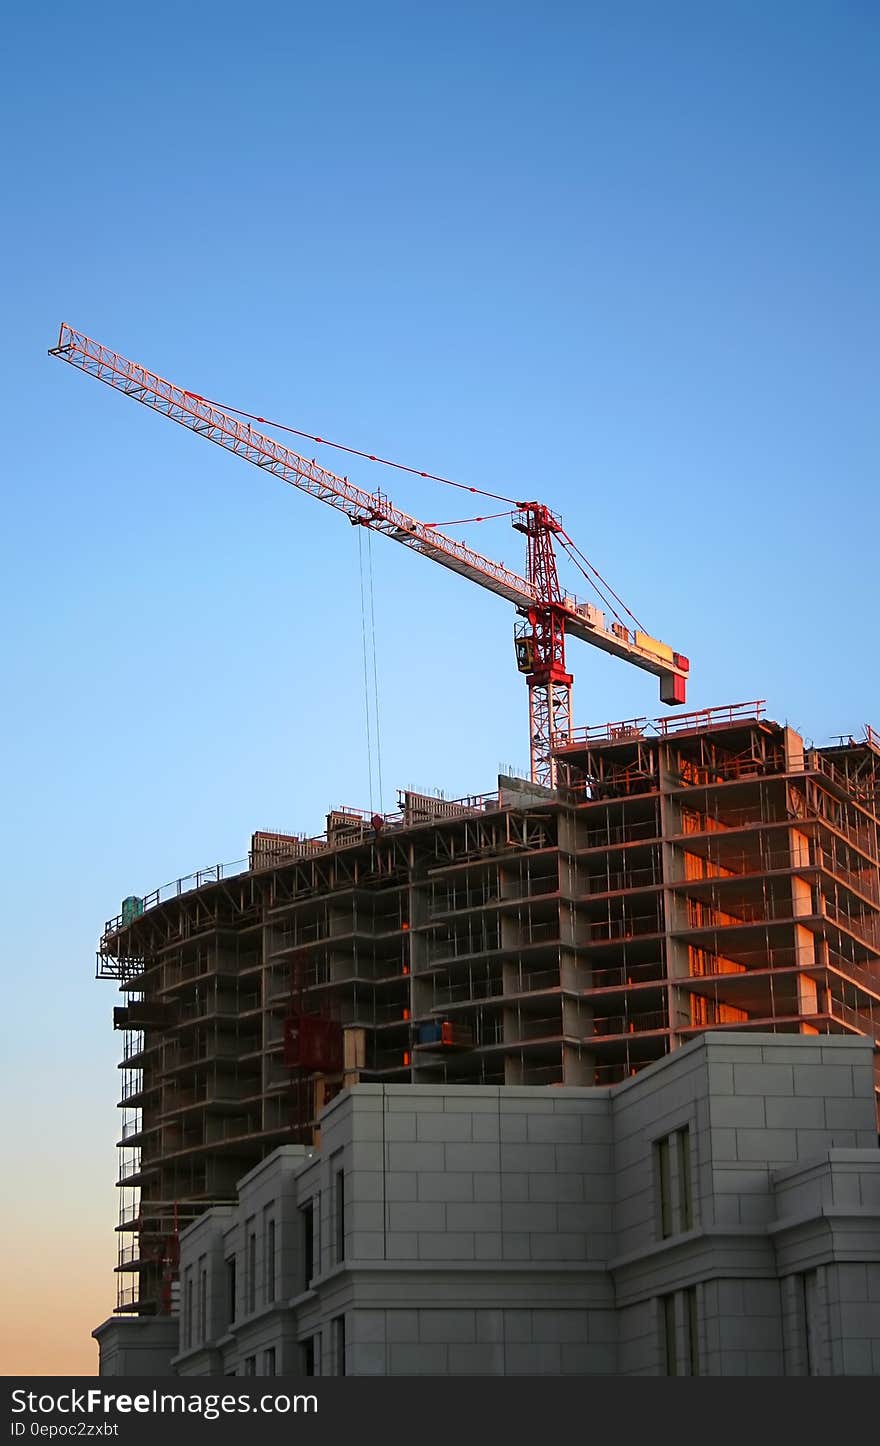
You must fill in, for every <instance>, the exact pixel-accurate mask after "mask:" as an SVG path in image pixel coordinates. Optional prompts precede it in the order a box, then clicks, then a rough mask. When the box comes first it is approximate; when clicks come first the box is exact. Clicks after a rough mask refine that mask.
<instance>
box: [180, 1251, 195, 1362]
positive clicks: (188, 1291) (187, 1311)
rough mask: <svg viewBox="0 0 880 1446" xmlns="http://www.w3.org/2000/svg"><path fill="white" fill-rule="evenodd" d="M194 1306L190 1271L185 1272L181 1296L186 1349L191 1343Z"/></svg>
mask: <svg viewBox="0 0 880 1446" xmlns="http://www.w3.org/2000/svg"><path fill="white" fill-rule="evenodd" d="M194 1305H195V1293H194V1289H193V1274H192V1271H191V1270H188V1271H187V1272H186V1284H185V1286H184V1295H183V1314H184V1318H185V1330H184V1340H185V1343H186V1347H187V1349H189V1348H190V1347H191V1346H192V1343H193V1310H194Z"/></svg>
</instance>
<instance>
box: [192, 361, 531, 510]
mask: <svg viewBox="0 0 880 1446" xmlns="http://www.w3.org/2000/svg"><path fill="white" fill-rule="evenodd" d="M182 390H183V391H184V396H187V397H194V398H195V400H196V401H197V402H204V403H205V404H206V405H207V406H209V407H217V408H218V409H219V410H220V411H221V412H234V413H235V415H236V416H237V417H246V418H247V420H248V421H249V422H260V423H262V425H263V426H264V427H275V428H276V429H277V430H278V431H279V432H290V433H291V435H292V436H294V437H304V438H305V440H306V441H307V442H317V443H318V445H319V446H321V447H334V448H335V449H336V451H337V452H347V453H348V454H349V456H351V457H363V459H364V461H366V462H379V463H381V465H382V466H383V467H394V468H395V469H396V470H397V471H398V472H409V473H410V474H411V475H412V476H413V477H424V478H425V479H426V481H428V482H442V483H443V485H444V486H445V487H458V488H459V489H460V490H461V491H462V492H473V493H474V494H475V495H476V496H478V497H491V498H493V500H494V501H495V502H509V503H510V504H511V506H512V507H516V506H518V505H519V504H518V503H517V502H516V499H515V498H513V497H504V496H502V494H501V493H500V492H486V491H484V490H483V488H482V487H470V486H469V485H468V484H467V483H466V482H453V480H452V478H451V477H440V476H438V475H437V473H436V472H422V471H420V470H419V468H418V467H407V466H406V465H405V463H403V462H392V461H391V460H390V459H389V458H388V457H376V456H374V455H373V453H372V452H361V451H359V450H358V448H357V447H346V445H345V443H344V442H331V441H330V440H329V438H327V437H315V436H313V435H312V433H311V432H301V431H300V430H299V428H298V427H288V426H286V425H285V423H284V422H273V421H272V419H271V418H270V417H258V416H257V415H256V413H255V412H245V411H244V410H243V409H242V408H241V407H230V406H229V405H228V404H227V403H226V402H215V401H213V400H212V399H211V398H210V397H203V396H201V395H200V393H199V392H190V391H186V390H185V389H182Z"/></svg>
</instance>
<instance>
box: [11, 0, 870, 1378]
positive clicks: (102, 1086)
mask: <svg viewBox="0 0 880 1446" xmlns="http://www.w3.org/2000/svg"><path fill="white" fill-rule="evenodd" d="M6 29H7V46H6V60H5V67H4V68H5V75H4V77H3V87H2V96H0V105H2V107H3V110H4V112H5V114H4V117H3V119H4V132H5V134H6V136H7V146H6V148H5V149H6V154H5V158H4V160H3V163H2V164H3V171H4V175H3V195H4V199H5V202H6V217H5V225H4V227H3V236H2V247H3V253H4V256H3V260H4V274H5V277H6V282H7V286H6V296H5V306H4V332H5V335H4V341H5V346H4V347H3V352H2V356H0V369H2V387H3V397H4V402H5V404H6V405H5V415H6V428H5V438H4V463H5V465H4V468H3V472H4V521H5V524H6V525H5V527H4V529H3V541H2V580H0V586H2V589H3V600H4V604H5V608H4V616H5V620H6V627H5V629H4V668H3V672H4V679H5V682H6V685H7V689H6V706H5V708H4V710H3V715H2V728H3V733H4V752H5V757H6V759H7V769H6V773H5V778H4V788H3V802H4V815H5V823H6V826H5V828H4V831H3V840H2V845H0V847H2V851H3V857H2V859H0V864H2V878H3V880H4V885H5V891H6V915H7V926H6V931H5V937H6V945H7V949H8V954H7V959H6V971H7V981H6V991H7V992H6V999H7V1008H6V1010H5V1011H4V1019H3V1026H2V1027H3V1032H4V1036H5V1037H4V1055H5V1058H6V1061H7V1066H8V1068H9V1069H10V1070H11V1071H12V1079H13V1084H12V1085H11V1086H7V1087H6V1089H5V1092H4V1099H6V1100H7V1102H9V1101H10V1099H12V1100H14V1101H15V1103H14V1105H13V1106H12V1107H10V1106H9V1104H8V1103H7V1107H6V1109H5V1112H4V1113H5V1119H4V1130H5V1133H6V1135H7V1136H8V1140H7V1142H6V1144H5V1148H6V1149H7V1150H13V1151H16V1152H18V1154H17V1158H21V1157H22V1156H23V1157H24V1164H23V1167H22V1168H23V1175H24V1179H25V1181H26V1182H27V1188H26V1190H25V1192H24V1195H23V1197H22V1199H21V1200H19V1201H12V1202H9V1201H7V1203H6V1209H7V1210H11V1211H12V1216H11V1219H10V1220H9V1222H8V1223H7V1227H6V1228H7V1232H9V1231H12V1232H14V1234H13V1235H12V1236H11V1235H10V1234H9V1233H7V1237H6V1238H7V1239H9V1238H15V1239H17V1240H19V1241H20V1242H21V1250H20V1252H19V1266H18V1267H17V1268H18V1269H19V1272H20V1278H19V1277H16V1280H17V1284H16V1280H14V1281H13V1291H12V1295H13V1299H14V1300H15V1301H16V1302H18V1304H19V1306H22V1307H23V1303H24V1302H25V1299H26V1297H27V1296H28V1287H27V1280H28V1278H29V1277H30V1279H31V1280H33V1279H34V1278H35V1272H37V1271H38V1266H39V1262H41V1261H43V1262H45V1251H46V1248H47V1247H46V1242H47V1240H50V1239H53V1238H54V1234H55V1230H56V1229H57V1218H58V1217H57V1201H58V1198H59V1196H60V1195H61V1194H63V1193H65V1192H67V1193H68V1194H70V1195H71V1196H72V1198H73V1200H74V1202H75V1203H74V1204H72V1205H71V1206H70V1207H69V1210H70V1222H71V1223H70V1230H71V1232H72V1233H73V1235H74V1236H75V1238H76V1240H77V1241H78V1242H79V1244H80V1247H81V1253H80V1257H79V1259H80V1261H81V1264H80V1265H79V1266H78V1267H74V1268H72V1269H71V1273H70V1276H69V1278H68V1281H67V1285H66V1286H65V1284H64V1271H63V1269H62V1268H61V1263H60V1262H58V1261H57V1259H56V1266H57V1270H56V1271H53V1274H52V1280H53V1282H54V1283H53V1285H52V1286H51V1289H52V1290H53V1292H54V1294H55V1296H56V1297H57V1296H58V1294H59V1293H64V1291H65V1289H66V1290H67V1299H68V1304H69V1312H68V1314H67V1315H66V1316H64V1318H63V1322H62V1323H61V1324H60V1325H59V1326H58V1327H57V1340H55V1339H53V1340H52V1341H51V1342H47V1339H46V1337H45V1333H44V1332H43V1333H42V1334H40V1332H39V1327H38V1326H37V1325H36V1324H35V1325H34V1328H33V1330H34V1334H33V1338H32V1339H31V1338H30V1337H27V1334H26V1332H25V1333H22V1332H20V1331H18V1332H17V1335H18V1336H19V1339H18V1341H17V1342H13V1343H9V1344H8V1346H7V1350H8V1351H13V1350H17V1352H18V1354H17V1355H16V1356H15V1360H16V1361H17V1362H18V1366H17V1368H19V1369H25V1368H29V1369H31V1370H32V1371H37V1370H43V1369H45V1370H47V1371H51V1370H58V1371H65V1370H86V1369H90V1365H91V1362H92V1361H93V1359H94V1356H93V1347H92V1345H91V1343H90V1342H89V1341H88V1329H89V1328H90V1327H91V1325H93V1324H95V1323H96V1322H97V1320H98V1319H99V1318H101V1317H102V1316H103V1315H104V1314H106V1313H107V1312H108V1311H109V1309H110V1307H111V1305H112V1302H113V1296H112V1279H111V1277H110V1275H109V1269H110V1265H111V1264H112V1254H113V1240H112V1237H109V1239H108V1234H107V1232H108V1230H109V1229H110V1227H111V1226H112V1222H113V1219H114V1211H115V1200H114V1191H113V1187H112V1180H113V1178H114V1175H115V1158H114V1151H113V1141H114V1139H115V1127H116V1124H117V1117H116V1111H115V1108H114V1105H115V1098H116V1083H117V1081H116V1076H115V1073H114V1065H115V1061H116V1057H117V1051H118V1038H117V1039H114V1037H113V1034H112V1031H111V1029H110V1027H109V1021H110V1010H111V1007H112V1004H113V1003H114V997H113V993H112V989H111V986H109V985H99V984H97V983H95V982H93V980H92V959H93V950H94V945H95V941H96V938H97V936H98V934H99V933H100V929H101V925H102V923H103V921H104V919H105V918H107V917H108V916H110V915H112V914H115V913H116V911H117V909H118V906H119V902H120V900H121V899H122V897H123V896H124V895H126V894H129V893H142V892H146V891H147V890H148V889H150V888H151V887H153V886H154V885H157V884H159V883H162V882H164V881H165V880H167V879H171V878H174V877H175V876H177V875H179V874H184V873H187V872H189V871H190V870H192V869H195V868H198V867H200V866H202V865H206V864H210V863H213V862H216V861H218V860H231V859H237V858H241V857H242V856H243V855H244V854H245V852H246V849H247V844H248V839H249V835H250V833H251V831H252V830H253V829H255V828H260V827H278V828H288V829H296V830H299V829H302V830H309V831H319V830H320V828H321V826H322V820H323V815H324V813H325V811H326V809H327V808H328V807H329V806H331V805H336V804H339V803H348V804H364V805H366V804H367V803H368V802H369V798H368V790H369V785H368V769H367V754H366V746H365V727H364V698H363V682H362V659H361V609H360V590H359V575H358V554H357V534H356V532H355V530H354V529H352V528H350V527H348V526H347V525H346V524H345V522H344V519H342V518H340V517H339V516H338V515H336V514H335V513H334V512H333V511H332V510H331V509H329V508H324V507H321V506H320V504H318V503H317V502H315V501H313V500H311V499H309V498H306V497H304V496H300V495H297V494H296V493H294V492H293V491H292V490H291V489H288V488H285V487H283V486H282V485H281V484H279V483H275V482H273V481H271V480H270V479H268V478H266V477H264V476H262V475H261V474H259V473H258V472H257V471H256V470H255V469H253V468H248V467H247V466H246V465H244V464H243V463H241V462H239V461H236V460H235V459H233V458H230V457H227V456H225V455H224V454H222V453H221V452H220V451H218V450H217V449H216V448H211V447H207V446H205V445H204V444H203V443H201V442H200V441H198V440H196V439H194V438H192V437H190V436H188V435H186V434H185V433H184V432H183V431H181V430H180V429H179V428H175V427H172V426H170V425H169V424H168V423H167V422H164V421H162V420H160V419H158V418H157V417H155V416H154V415H152V414H150V413H149V412H147V411H146V410H145V409H143V408H138V407H136V406H134V405H133V404H132V403H130V402H128V401H126V400H125V399H123V398H121V397H118V396H114V395H113V394H112V393H111V392H110V391H109V390H108V389H106V388H103V387H99V386H97V385H96V384H95V383H94V382H92V381H90V380H88V379H85V378H83V377H81V376H78V375H75V374H74V373H73V371H72V370H71V369H69V368H65V367H63V366H61V365H59V363H58V362H56V361H51V360H49V359H48V358H47V356H46V351H47V348H48V347H49V346H51V345H53V343H54V341H55V337H56V335H57V329H58V324H59V322H60V321H61V320H62V319H66V320H68V321H70V322H71V323H73V324H74V325H75V326H76V327H78V328H81V329H82V330H84V331H86V332H87V333H89V334H90V335H92V336H95V337H97V338H98V339H100V340H102V341H104V342H106V343H108V344H109V345H111V346H113V347H116V348H117V349H119V350H120V351H122V352H124V353H126V354H127V355H129V356H131V357H133V358H135V359H137V360H139V361H141V362H143V363H145V364H146V365H147V366H149V367H151V368H153V369H155V370H157V371H159V372H160V373H162V374H164V375H166V376H169V377H171V378H173V379H174V380H176V381H178V382H180V383H181V384H183V385H184V386H187V387H189V388H190V389H192V390H195V391H198V392H201V393H203V394H205V395H209V396H216V397H219V398H221V399H222V400H225V401H229V402H231V403H234V404H236V405H238V406H241V407H244V408H248V409H250V410H253V411H255V412H258V413H261V414H262V415H266V416H274V417H279V418H281V419H283V420H286V421H288V422H290V423H291V424H292V425H294V426H298V427H301V428H303V429H304V430H306V431H310V432H315V433H318V434H319V435H322V436H331V437H338V438H339V439H341V440H343V441H348V442H351V443H352V444H353V445H355V446H357V447H362V448H364V449H365V450H367V451H370V452H377V453H380V454H384V455H388V456H391V457H395V458H399V459H401V460H403V461H405V462H410V463H412V464H413V465H415V466H417V467H420V468H424V469H426V470H430V471H435V472H439V473H443V474H444V475H447V476H452V477H455V478H461V479H463V480H466V481H471V482H473V483H474V484H476V485H479V486H482V487H486V488H488V489H489V490H493V491H495V490H497V491H500V492H503V493H505V494H512V495H515V496H521V495H525V494H527V495H529V496H536V497H539V498H541V499H543V500H545V501H547V502H549V503H551V504H552V505H554V506H555V507H557V508H558V509H559V510H560V511H561V512H562V513H563V516H564V519H565V523H566V526H567V528H568V530H569V532H570V533H571V534H572V536H573V537H574V538H575V540H576V541H577V542H578V544H579V545H580V546H581V548H582V549H583V550H584V551H585V552H586V553H587V555H588V556H589V557H590V558H591V559H592V560H593V561H594V562H595V563H596V565H597V566H598V567H599V568H600V569H601V570H602V571H603V572H604V574H605V575H606V576H607V577H608V578H609V579H610V581H611V582H612V584H613V586H614V587H615V589H616V590H617V591H618V592H619V593H620V594H621V596H622V597H623V598H625V599H626V601H627V602H628V603H629V604H630V606H631V607H632V608H633V610H634V612H635V613H636V614H637V615H638V616H639V617H640V618H642V619H643V621H644V622H645V624H646V625H647V626H648V628H649V629H650V630H651V631H653V632H654V633H656V634H657V635H658V636H659V637H661V638H664V639H666V640H667V641H668V642H670V643H671V644H672V645H673V646H675V647H676V648H677V649H679V650H680V651H682V652H685V653H687V654H688V655H689V656H690V658H691V659H692V684H691V694H690V696H691V701H692V703H693V705H694V706H702V705H712V704H716V703H727V702H735V701H740V700H744V699H751V698H757V697H765V698H767V700H768V712H769V713H770V715H771V716H773V717H775V718H778V719H788V720H789V721H790V722H791V723H793V724H794V725H795V726H798V727H800V728H801V729H802V730H803V731H804V732H805V733H806V734H807V736H808V737H810V738H812V739H814V740H815V741H816V742H822V741H825V740H826V739H828V738H829V737H831V736H832V735H834V734H837V733H841V732H844V731H847V732H848V731H850V730H856V729H858V728H860V727H861V725H862V724H863V723H864V722H865V721H873V722H874V723H875V724H876V725H878V726H880V681H878V669H877V653H876V644H875V637H876V623H875V619H876V611H877V590H876V581H875V579H876V539H877V524H878V521H880V505H878V495H880V493H878V480H877V439H876V411H877V370H878V367H877V363H878V345H877V337H878V334H880V328H878V321H880V317H878V310H880V307H878V300H880V296H878V293H880V284H878V268H877V264H876V254H877V245H878V219H880V197H878V190H880V185H878V168H877V164H876V138H877V133H878V120H880V116H878V109H880V107H878V99H877V95H878V88H877V69H878V60H880V12H878V10H877V7H876V6H875V5H874V4H873V3H870V0H821V3H820V0H797V3H789V0H776V3H774V4H773V5H770V6H768V5H766V4H763V3H757V0H755V3H752V0H721V3H718V4H712V5H706V4H703V3H689V0H669V3H666V4H663V5H659V4H656V3H652V0H615V3H611V0H604V3H581V4H566V3H552V0H551V3H544V4H542V5H540V6H538V5H536V4H518V3H510V4H503V5H502V4H493V3H479V0H475V3H471V4H461V3H446V4H444V5H442V6H440V5H413V4H409V5H406V4H397V5H394V4H385V3H377V4H374V5H371V6H369V7H367V6H363V5H357V4H351V3H345V0H343V3H337V4H335V5H333V6H332V7H323V8H322V7H315V6H311V5H309V6H306V5H301V4H291V3H288V4H272V3H260V0H257V3H254V4H252V5H250V6H248V7H241V6H233V5H229V4H225V3H215V4H212V5H197V4H193V5H190V6H172V5H169V4H166V3H163V0H158V3H154V4H153V5H151V6H150V7H149V9H148V10H137V9H134V8H132V7H120V6H116V5H114V6H110V5H105V4H103V3H95V4H92V5H89V6H83V7H77V6H62V5H60V4H46V3H42V4H41V3H34V4H32V5H30V6H28V7H23V6H22V7H19V8H18V11H17V13H15V14H12V15H11V16H8V17H7V20H6ZM311 450H314V449H311ZM326 461H327V463H328V465H330V466H331V467H333V466H335V465H336V460H335V459H334V456H333V454H332V453H331V454H328V455H326ZM342 470H347V471H349V473H350V475H351V476H352V478H353V479H354V480H357V481H360V482H363V483H365V484H366V485H367V486H369V487H371V488H372V487H375V486H376V485H378V484H381V485H382V486H383V487H384V488H386V489H387V490H388V491H389V492H390V493H391V495H392V497H393V498H394V499H395V500H396V501H397V502H398V503H399V505H401V506H403V507H404V508H406V509H407V510H410V511H412V512H414V513H415V514H416V515H419V516H422V517H424V518H427V519H434V520H439V519H444V518H448V517H456V516H461V515H462V512H461V499H460V496H459V494H454V493H453V494H450V493H447V492H446V491H445V490H444V489H440V488H436V487H434V486H432V485H430V484H426V483H422V482H416V480H415V479H409V478H406V477H403V476H398V475H396V474H390V475H387V474H383V473H378V472H376V471H375V469H372V468H370V467H368V466H366V465H364V466H361V465H360V464H358V465H355V463H354V462H353V461H351V460H349V461H348V462H347V463H346V464H345V466H344V467H343V468H342ZM464 535H465V536H466V537H467V539H468V541H470V542H472V543H473V544H474V545H476V546H478V547H479V548H480V549H481V550H483V551H485V552H487V553H488V554H489V555H490V556H497V557H500V558H502V559H504V560H505V561H507V562H509V563H511V564H513V565H515V566H517V568H521V567H522V555H521V548H520V542H521V541H522V539H521V538H520V536H519V535H518V534H516V533H514V532H512V531H511V530H510V529H509V527H508V526H507V524H506V523H504V522H499V523H492V524H485V525H484V526H482V527H474V528H471V529H464ZM373 563H374V574H375V613H376V648H377V660H378V674H379V700H380V722H381V737H382V769H383V776H384V781H385V796H384V799H383V802H384V806H385V807H386V808H393V807H394V804H395V796H396V795H395V790H396V788H397V787H398V786H405V785H410V784H415V785H417V786H422V787H431V788H433V787H437V788H443V789H445V790H446V791H447V793H449V794H452V795H455V794H459V793H463V792H469V791H478V790H482V789H490V788H492V787H493V786H494V777H495V773H496V771H497V767H498V764H499V762H504V763H507V762H511V763H520V764H524V763H525V762H526V760H527V756H528V742H527V726H526V725H527V714H526V698H525V689H524V687H523V686H522V684H521V680H520V679H519V677H518V675H517V673H516V671H515V667H514V661H513V651H512V644H511V631H512V623H513V620H514V619H513V614H512V610H511V609H510V608H509V607H508V606H507V605H506V604H504V603H502V602H501V601H499V600H497V599H495V598H492V597H491V596H489V595H488V594H484V593H482V592H480V591H479V590H478V589H476V588H473V587H470V586H469V585H468V584H466V583H465V582H463V581H462V580H460V579H458V578H456V577H454V576H452V575H451V574H448V573H445V572H444V571H443V570H442V569H439V568H433V567H431V566H430V565H429V564H428V563H426V562H425V561H424V560H423V559H421V558H418V557H414V556H410V555H408V554H407V553H406V552H405V551H404V550H403V549H401V548H395V547H394V546H393V544H391V543H388V542H383V541H382V540H381V539H377V540H376V541H375V542H374V544H373ZM572 580H573V581H576V579H572ZM570 662H571V665H572V667H573V671H574V673H575V695H574V696H575V714H576V721H578V722H580V723H586V722H597V721H602V720H604V719H609V718H612V719H613V718H622V717H630V716H633V715H641V714H647V715H649V716H654V715H655V714H657V713H659V712H660V704H659V701H658V698H657V691H656V683H655V680H654V679H652V678H651V677H649V676H648V675H645V674H642V673H640V672H637V671H636V670H633V669H628V668H626V667H625V666H623V665H622V664H620V663H617V662H615V661H613V660H608V659H605V658H604V657H602V656H601V655H598V654H596V655H594V653H593V650H590V649H589V648H585V647H583V646H579V645H578V644H572V646H571V654H570ZM23 1081H26V1087H23V1084H22V1082H23ZM53 1222H54V1224H53ZM51 1248H52V1249H54V1245H53V1246H52V1247H51ZM98 1258H100V1260H101V1261H102V1262H103V1261H104V1260H106V1272H107V1273H105V1274H102V1273H101V1270H100V1269H99V1270H98V1271H97V1273H96V1271H95V1270H94V1268H93V1264H92V1262H93V1260H94V1259H98ZM39 1268H43V1267H39ZM77 1270H79V1275H78V1274H77ZM96 1274H97V1283H95V1278H96ZM31 1294H32V1292H31ZM41 1307H42V1302H41V1301H39V1302H38V1303H37V1305H35V1306H33V1307H28V1308H29V1309H31V1308H33V1309H34V1310H35V1311H37V1310H38V1308H41ZM62 1314H63V1313H62ZM34 1320H35V1321H36V1315H35V1316H34ZM38 1340H39V1342H40V1343H38ZM22 1353H24V1357H26V1360H23V1355H22ZM7 1359H12V1357H11V1356H7Z"/></svg>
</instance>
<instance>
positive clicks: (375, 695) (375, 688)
mask: <svg viewBox="0 0 880 1446" xmlns="http://www.w3.org/2000/svg"><path fill="white" fill-rule="evenodd" d="M361 530H362V529H361V528H358V532H360V531H361ZM367 563H368V567H369V579H370V632H371V641H372V648H373V710H374V714H375V720H376V772H377V775H378V780H379V812H380V813H381V812H382V799H383V786H382V735H381V733H380V730H379V667H378V664H377V661H376V611H375V604H374V595H373V534H372V531H371V530H370V529H369V528H367Z"/></svg>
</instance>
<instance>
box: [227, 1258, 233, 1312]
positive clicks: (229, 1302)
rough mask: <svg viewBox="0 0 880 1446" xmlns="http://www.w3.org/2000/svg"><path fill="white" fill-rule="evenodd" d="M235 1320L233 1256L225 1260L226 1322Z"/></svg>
mask: <svg viewBox="0 0 880 1446" xmlns="http://www.w3.org/2000/svg"><path fill="white" fill-rule="evenodd" d="M234 1320H235V1256H234V1255H233V1256H231V1258H230V1259H229V1260H227V1262H226V1324H227V1325H232V1323H233V1321H234Z"/></svg>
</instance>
